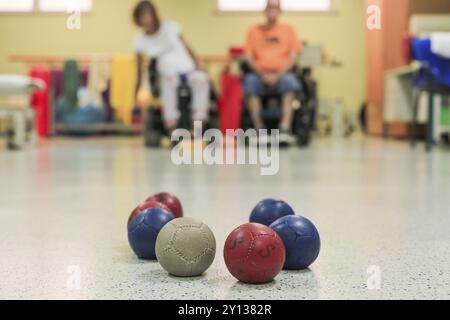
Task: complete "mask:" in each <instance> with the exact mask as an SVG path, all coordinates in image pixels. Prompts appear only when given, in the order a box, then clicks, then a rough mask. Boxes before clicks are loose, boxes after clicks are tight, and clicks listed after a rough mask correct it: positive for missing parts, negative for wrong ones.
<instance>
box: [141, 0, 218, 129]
mask: <svg viewBox="0 0 450 320" xmlns="http://www.w3.org/2000/svg"><path fill="white" fill-rule="evenodd" d="M133 18H134V22H135V24H136V25H137V26H138V27H140V28H142V33H141V34H139V35H138V36H137V38H136V40H135V42H134V49H135V51H136V53H137V57H138V58H137V63H138V81H137V82H138V83H137V89H136V93H137V91H138V89H139V87H140V85H141V81H142V74H143V72H142V62H143V59H144V57H149V58H153V59H157V61H158V64H157V65H158V72H159V73H160V75H161V100H162V104H163V106H162V107H163V117H164V123H165V126H166V129H167V130H168V132H169V133H170V132H171V131H172V130H174V129H176V126H177V124H178V119H179V117H180V112H179V110H178V105H177V104H178V99H177V89H178V86H179V84H180V76H181V75H186V76H187V79H188V83H189V86H190V87H191V90H192V119H193V120H194V121H205V120H207V118H208V108H209V94H210V84H209V79H208V76H207V75H206V73H205V72H203V71H201V70H200V68H199V62H198V59H197V57H196V56H195V54H194V52H193V51H192V49H191V48H190V47H189V45H188V44H187V43H186V41H185V39H184V37H183V35H182V32H181V28H180V26H179V25H178V24H177V23H176V22H172V21H161V20H160V18H159V15H158V12H157V9H156V7H155V6H154V4H153V3H152V2H150V1H141V2H139V4H138V5H137V6H136V8H135V9H134V12H133Z"/></svg>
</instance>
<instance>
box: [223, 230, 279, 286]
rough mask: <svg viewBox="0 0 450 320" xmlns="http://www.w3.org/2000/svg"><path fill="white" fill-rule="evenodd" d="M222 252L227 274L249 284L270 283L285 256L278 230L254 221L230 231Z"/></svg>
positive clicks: (277, 272)
mask: <svg viewBox="0 0 450 320" xmlns="http://www.w3.org/2000/svg"><path fill="white" fill-rule="evenodd" d="M223 254H224V258H225V264H226V265H227V268H228V270H229V271H230V273H231V274H232V275H233V276H234V277H235V278H237V279H238V280H240V281H242V282H245V283H250V284H262V283H268V282H271V281H272V280H273V279H274V278H275V277H276V276H277V275H278V274H279V273H280V271H281V269H282V268H283V265H284V262H285V259H286V251H285V248H284V244H283V241H282V240H281V238H280V237H279V236H278V235H277V233H276V232H275V231H273V230H272V229H270V228H269V227H266V226H264V225H262V224H257V223H248V224H244V225H242V226H240V227H238V228H237V229H235V230H234V231H233V232H231V234H230V235H229V236H228V238H227V240H226V242H225V248H224V250H223Z"/></svg>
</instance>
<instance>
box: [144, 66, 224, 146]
mask: <svg viewBox="0 0 450 320" xmlns="http://www.w3.org/2000/svg"><path fill="white" fill-rule="evenodd" d="M157 63H158V62H157V60H155V59H154V60H152V61H151V63H150V64H149V67H148V68H149V70H148V71H149V72H148V74H149V78H150V79H149V81H150V86H151V90H152V95H153V97H155V98H159V97H160V92H161V91H160V90H161V89H160V75H159V73H158V71H157ZM177 96H178V109H179V111H180V119H179V120H178V126H177V128H180V129H187V130H190V129H192V116H191V111H192V110H191V102H192V90H191V88H190V86H189V84H188V77H187V75H180V85H179V86H178V89H177ZM217 101H218V95H217V92H216V91H215V90H214V88H213V86H211V92H210V106H211V107H210V111H209V121H208V123H205V124H204V128H203V129H204V130H206V129H208V128H217V127H218V112H217ZM143 134H144V140H145V146H146V147H148V148H158V147H160V146H161V140H162V138H163V137H164V136H167V135H168V132H166V129H165V127H164V121H163V116H162V110H161V106H160V105H156V104H154V105H151V106H149V107H148V108H147V109H146V110H145V112H144V125H143Z"/></svg>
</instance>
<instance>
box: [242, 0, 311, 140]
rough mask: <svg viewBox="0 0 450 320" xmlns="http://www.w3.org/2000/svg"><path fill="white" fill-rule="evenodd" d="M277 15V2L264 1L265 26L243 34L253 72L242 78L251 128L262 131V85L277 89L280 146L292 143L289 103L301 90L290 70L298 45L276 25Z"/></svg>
mask: <svg viewBox="0 0 450 320" xmlns="http://www.w3.org/2000/svg"><path fill="white" fill-rule="evenodd" d="M281 11H282V10H281V4H280V0H268V1H267V6H266V9H265V16H266V22H265V23H264V24H262V25H257V26H255V27H253V28H251V29H250V31H249V32H248V34H247V43H246V57H247V61H248V63H249V64H250V66H251V68H252V70H253V72H252V73H250V74H248V75H246V77H245V78H244V92H245V97H246V99H247V105H248V108H249V111H250V114H251V117H252V121H253V124H254V126H255V128H256V129H263V128H264V123H263V121H262V119H261V109H262V106H261V98H260V97H261V94H262V92H263V90H264V86H265V85H267V86H269V87H274V88H276V89H277V91H278V92H279V93H280V94H281V95H282V96H283V106H282V108H283V110H282V113H283V117H282V119H281V123H280V143H283V144H290V143H293V142H294V141H295V140H294V138H293V135H292V122H293V113H294V111H293V109H292V102H293V100H294V98H295V93H296V92H298V91H299V90H301V84H300V82H299V80H298V78H297V77H296V76H295V75H294V74H293V73H292V69H293V68H294V66H295V64H296V62H297V59H298V56H299V54H300V53H301V51H302V45H301V42H300V39H299V37H298V35H297V32H296V31H295V29H294V28H293V27H291V26H290V25H287V24H284V23H281V22H279V21H278V19H279V16H280V14H281Z"/></svg>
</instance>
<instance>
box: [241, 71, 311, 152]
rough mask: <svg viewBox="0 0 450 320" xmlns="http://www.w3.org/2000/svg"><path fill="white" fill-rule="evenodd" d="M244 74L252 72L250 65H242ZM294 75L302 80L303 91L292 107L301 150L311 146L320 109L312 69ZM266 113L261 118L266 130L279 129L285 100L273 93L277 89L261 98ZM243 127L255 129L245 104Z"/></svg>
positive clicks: (295, 132)
mask: <svg viewBox="0 0 450 320" xmlns="http://www.w3.org/2000/svg"><path fill="white" fill-rule="evenodd" d="M241 72H242V75H243V77H245V75H247V74H249V73H251V72H253V71H252V69H251V68H250V66H249V65H248V63H246V62H243V63H242V64H241ZM292 72H293V73H294V74H295V75H296V76H297V78H298V79H299V81H300V83H301V85H302V90H300V91H299V92H296V93H295V95H296V97H295V100H294V103H293V106H292V107H293V108H294V110H295V112H294V119H293V124H292V128H293V134H294V135H295V136H296V138H297V144H298V145H299V146H301V147H305V146H308V145H309V144H310V143H311V138H312V133H313V131H314V130H315V123H316V114H317V106H318V98H317V82H316V81H314V79H313V78H312V70H311V68H303V69H302V68H300V67H295V68H294V70H292ZM261 100H262V106H263V111H262V114H261V117H262V119H263V121H264V124H265V125H266V127H267V129H278V128H279V122H280V120H281V117H282V113H281V104H282V102H281V100H282V97H281V96H280V95H279V94H278V93H277V92H276V91H275V90H274V88H270V87H266V88H265V90H264V93H263V95H262V96H261ZM241 127H242V129H244V130H247V129H250V128H253V127H254V126H253V123H252V120H251V117H250V112H249V110H248V107H247V104H246V102H245V101H244V107H243V108H242V117H241Z"/></svg>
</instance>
